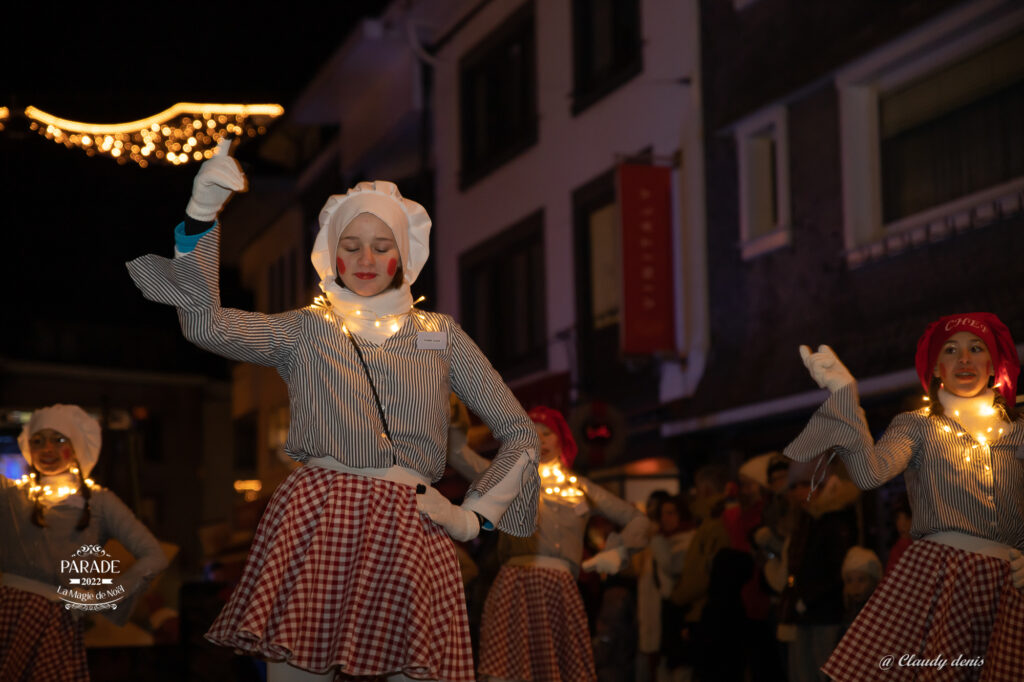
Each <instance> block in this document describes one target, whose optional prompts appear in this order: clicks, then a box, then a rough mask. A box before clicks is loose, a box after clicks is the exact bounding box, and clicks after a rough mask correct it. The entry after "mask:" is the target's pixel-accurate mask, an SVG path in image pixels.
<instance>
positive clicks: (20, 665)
mask: <svg viewBox="0 0 1024 682" xmlns="http://www.w3.org/2000/svg"><path fill="white" fill-rule="evenodd" d="M88 679H89V665H88V661H87V660H86V657H85V643H84V642H83V640H82V622H81V621H80V620H75V618H74V617H72V615H71V612H70V611H68V610H67V609H65V608H64V604H63V602H52V601H49V600H47V599H46V598H45V597H41V596H39V595H38V594H32V593H31V592H24V591H22V590H16V589H14V588H12V587H7V586H4V585H0V680H4V682H8V681H12V682H13V681H14V680H18V681H19V682H52V681H53V680H61V682H79V681H80V680H81V681H84V682H88Z"/></svg>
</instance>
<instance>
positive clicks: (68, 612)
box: [0, 404, 167, 681]
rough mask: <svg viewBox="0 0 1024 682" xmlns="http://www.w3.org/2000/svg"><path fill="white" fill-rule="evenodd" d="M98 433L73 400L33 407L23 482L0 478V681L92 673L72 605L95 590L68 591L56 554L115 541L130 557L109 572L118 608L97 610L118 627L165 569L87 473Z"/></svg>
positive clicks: (141, 529)
mask: <svg viewBox="0 0 1024 682" xmlns="http://www.w3.org/2000/svg"><path fill="white" fill-rule="evenodd" d="M100 435H101V430H100V425H99V423H98V422H97V421H96V420H95V419H93V418H92V417H90V416H89V415H88V414H87V413H86V412H85V410H83V409H82V408H80V407H78V406H77V405H61V404H57V405H52V406H50V407H44V408H42V409H39V410H36V411H35V412H33V413H32V417H31V418H30V419H29V421H28V423H27V424H26V425H25V427H24V428H23V429H22V432H21V435H20V437H19V438H18V445H19V446H20V448H21V453H22V455H23V456H24V457H25V460H26V461H27V462H28V465H29V472H30V473H29V474H28V475H26V476H24V477H23V478H22V479H21V480H20V481H11V480H9V479H7V478H5V477H2V476H0V573H2V574H3V576H2V579H0V680H75V681H78V680H88V679H89V670H88V665H87V661H86V655H85V644H84V642H83V638H82V636H83V625H82V620H81V619H80V616H81V614H82V611H81V610H79V609H78V607H79V606H81V605H83V604H85V605H87V606H95V605H96V604H98V603H99V602H90V601H88V600H87V598H86V597H84V596H79V595H80V594H83V593H88V594H89V595H90V596H91V595H93V594H95V592H94V590H93V589H92V588H88V587H84V586H83V587H76V588H71V585H72V583H70V582H69V581H68V580H67V576H65V575H64V574H62V572H61V567H62V563H61V562H62V561H63V562H67V561H68V560H71V559H72V557H74V556H76V553H78V552H80V550H81V549H82V548H83V547H102V546H103V545H104V544H105V543H106V542H107V540H109V539H111V538H113V539H116V540H118V541H119V542H120V543H121V544H122V545H124V546H125V547H126V548H127V549H128V551H129V552H131V553H132V554H133V555H134V556H135V563H134V564H132V566H131V567H130V568H128V569H127V570H125V571H123V572H120V573H119V574H118V575H116V576H115V577H114V578H112V579H114V580H116V584H117V587H118V588H123V589H124V592H123V593H122V594H123V596H120V597H119V598H117V599H116V600H114V602H115V603H114V606H115V607H116V608H113V609H102V610H99V613H101V614H102V615H104V616H106V617H108V618H109V619H110V620H112V621H114V622H115V623H116V624H118V625H123V624H124V623H125V622H126V621H127V619H128V616H129V615H130V614H131V607H132V604H133V602H134V598H135V597H137V596H138V595H139V594H141V593H142V591H143V590H144V589H145V587H146V585H147V584H148V583H149V581H150V580H152V579H153V578H154V577H156V575H157V574H159V573H160V572H161V571H162V570H163V569H164V568H166V566H167V560H166V558H165V556H164V553H163V551H162V550H161V549H160V544H159V543H158V542H157V540H156V538H154V537H153V535H152V534H151V533H150V532H149V530H147V529H146V527H145V526H144V525H142V523H140V522H139V520H138V519H136V518H135V515H134V514H132V512H131V510H130V509H128V507H126V506H125V505H124V503H123V502H121V500H119V499H118V497H117V496H116V495H114V493H112V492H110V491H109V490H106V489H104V488H101V487H99V486H97V485H96V484H95V483H93V482H92V480H91V479H89V473H90V472H91V471H92V468H93V467H94V466H95V465H96V461H97V459H98V458H99V454H100ZM72 589H74V590H75V591H74V592H72V591H71V590H72ZM104 603H107V602H104ZM90 610H93V609H90Z"/></svg>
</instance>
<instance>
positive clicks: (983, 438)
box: [924, 384, 1005, 471]
mask: <svg viewBox="0 0 1024 682" xmlns="http://www.w3.org/2000/svg"><path fill="white" fill-rule="evenodd" d="M995 388H997V389H998V384H997V385H996V386H995ZM924 400H925V401H926V402H929V401H931V398H929V397H928V396H924ZM924 411H925V414H931V411H932V410H931V407H928V406H925V408H924ZM997 414H999V410H997V409H996V408H995V407H993V406H991V405H984V404H983V405H982V406H981V407H980V408H978V416H979V417H982V418H988V417H994V416H996V415H997ZM953 416H954V417H956V418H957V420H958V421H959V418H960V410H956V409H955V410H953ZM938 428H939V430H940V431H943V432H945V433H952V434H953V435H954V436H956V437H957V438H968V439H970V438H972V435H971V434H969V433H967V431H966V430H963V431H956V432H955V433H954V432H953V429H952V428H951V427H950V426H949V424H943V425H942V426H940V427H938ZM995 428H996V427H994V426H990V427H988V428H987V429H986V430H985V431H984V432H978V433H976V434H973V438H974V440H975V441H977V442H975V443H973V444H971V448H970V450H977V449H978V446H979V445H981V447H982V448H985V449H986V450H987V449H988V448H989V447H990V446H989V441H990V440H992V439H995V440H998V439H999V437H1000V436H1002V435H1003V431H1005V429H1003V428H999V429H998V430H997V431H996V432H995V433H993V432H992V431H993V429H995ZM970 450H966V452H967V453H968V454H965V455H964V462H966V463H968V464H969V463H970V462H971V456H970V454H969V453H970ZM991 470H992V469H991V468H990V467H989V465H988V464H986V465H985V471H991Z"/></svg>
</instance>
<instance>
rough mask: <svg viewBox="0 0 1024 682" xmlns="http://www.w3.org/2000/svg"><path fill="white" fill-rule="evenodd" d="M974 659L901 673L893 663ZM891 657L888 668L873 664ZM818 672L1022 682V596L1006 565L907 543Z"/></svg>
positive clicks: (859, 677) (860, 677)
mask: <svg viewBox="0 0 1024 682" xmlns="http://www.w3.org/2000/svg"><path fill="white" fill-rule="evenodd" d="M904 654H913V655H915V656H917V657H918V658H919V659H933V658H936V657H937V656H942V657H943V658H944V659H945V660H946V661H949V662H952V661H953V660H954V659H955V658H956V657H957V656H959V655H961V654H962V655H963V658H964V659H970V658H974V657H980V658H984V659H985V663H984V665H983V666H981V667H980V668H979V667H959V668H953V667H952V666H950V665H947V666H946V667H945V668H944V669H942V670H939V669H936V668H934V667H900V666H899V663H898V661H899V658H900V656H903V655H904ZM884 656H893V657H894V658H895V660H896V662H895V663H894V664H893V666H892V668H891V669H890V670H882V669H881V668H880V665H879V662H880V661H881V659H882V658H883V657H884ZM822 670H823V671H824V672H825V673H827V674H828V675H831V676H832V677H833V678H834V679H836V680H839V681H840V682H847V681H848V680H855V681H856V682H861V681H865V682H867V681H869V680H943V681H945V680H982V681H984V682H996V681H999V682H1002V681H1004V680H1005V681H1006V682H1020V680H1022V679H1024V596H1022V595H1021V593H1020V592H1019V591H1017V590H1016V589H1015V588H1014V587H1013V583H1012V580H1011V578H1010V565H1009V563H1007V562H1006V561H1003V560H1001V559H996V558H994V557H989V556H984V555H981V554H975V553H973V552H966V551H963V550H959V549H954V548H952V547H948V546H946V545H941V544H939V543H936V542H929V541H928V540H918V541H917V542H912V543H911V544H910V546H909V547H908V548H907V551H906V552H905V553H904V554H903V557H902V558H901V559H900V561H899V563H898V564H897V565H896V568H895V569H894V570H893V573H892V575H891V576H890V577H888V578H886V579H885V581H883V582H882V584H881V585H879V586H878V589H876V590H875V593H874V594H873V595H872V596H871V599H870V600H869V601H868V603H867V604H866V605H865V606H864V608H863V610H861V612H860V614H859V615H858V616H857V618H856V620H854V621H853V625H851V626H850V629H849V631H848V632H847V633H846V636H845V637H843V640H842V641H841V642H840V643H839V646H838V647H836V649H835V651H833V652H832V656H831V657H830V658H829V659H828V662H827V663H826V664H825V665H824V666H823V667H822Z"/></svg>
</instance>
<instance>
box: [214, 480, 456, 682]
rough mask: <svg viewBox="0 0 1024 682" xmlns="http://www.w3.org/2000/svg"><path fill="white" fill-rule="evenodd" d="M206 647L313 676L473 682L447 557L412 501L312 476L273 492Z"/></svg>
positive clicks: (399, 492) (448, 548) (445, 543)
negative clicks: (399, 675) (396, 675)
mask: <svg viewBox="0 0 1024 682" xmlns="http://www.w3.org/2000/svg"><path fill="white" fill-rule="evenodd" d="M206 637H207V639H209V640H210V641H211V642H214V643H215V644H221V645H223V646H229V647H234V648H236V649H241V650H243V651H245V652H247V653H251V654H255V655H262V656H264V657H266V658H268V659H271V660H277V661H280V660H287V661H288V662H289V663H291V664H292V665H294V666H297V667H299V668H303V669H305V670H309V671H313V672H326V671H327V670H329V669H330V668H332V667H334V666H338V672H339V673H344V674H346V675H381V674H385V673H389V672H397V671H400V670H404V671H405V672H406V674H408V675H410V676H414V677H423V678H428V679H434V680H448V681H451V682H471V681H472V680H473V654H472V649H471V647H470V639H469V623H468V619H467V617H466V603H465V594H464V592H463V587H462V579H461V576H460V573H459V566H458V562H457V560H456V557H455V551H454V549H453V547H452V544H451V540H450V539H449V538H448V535H447V534H446V533H445V531H444V530H443V529H442V528H441V527H440V526H437V525H436V524H434V523H433V522H431V521H429V520H427V519H425V518H422V517H421V516H420V515H419V512H418V511H417V510H416V491H415V489H414V488H411V487H409V486H405V485H400V484H398V483H392V482H390V481H383V480H379V479H374V478H365V477H362V476H353V475H350V474H343V473H338V472H334V471H329V470H327V469H323V468H320V467H314V466H303V467H300V468H299V469H296V470H295V471H294V472H292V474H291V475H290V476H289V477H288V478H287V479H286V480H285V481H284V482H283V483H282V484H281V485H280V486H279V487H278V489H277V490H276V491H275V492H274V496H273V498H271V500H270V504H269V505H268V506H267V510H266V511H265V512H264V514H263V517H262V518H261V519H260V523H259V527H258V528H257V530H256V538H255V540H254V541H253V545H252V548H251V549H250V550H249V557H248V559H247V560H246V564H245V569H244V571H243V573H242V578H241V580H240V582H239V584H238V586H237V587H236V588H235V590H234V592H233V593H232V595H231V598H230V599H229V600H228V603H227V605H226V606H225V607H224V609H223V610H222V611H221V613H220V615H219V616H218V617H217V619H216V620H215V621H214V623H213V626H212V627H211V628H210V631H209V632H208V633H206Z"/></svg>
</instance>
